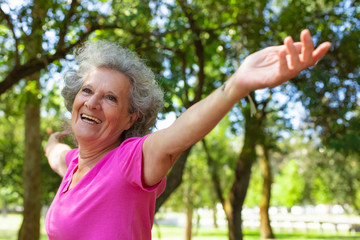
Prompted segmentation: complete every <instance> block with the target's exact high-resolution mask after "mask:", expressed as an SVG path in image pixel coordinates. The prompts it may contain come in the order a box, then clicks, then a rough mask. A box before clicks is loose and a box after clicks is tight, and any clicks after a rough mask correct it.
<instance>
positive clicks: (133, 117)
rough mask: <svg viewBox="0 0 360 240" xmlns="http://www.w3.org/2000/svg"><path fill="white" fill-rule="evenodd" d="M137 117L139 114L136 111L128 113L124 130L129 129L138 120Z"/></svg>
mask: <svg viewBox="0 0 360 240" xmlns="http://www.w3.org/2000/svg"><path fill="white" fill-rule="evenodd" d="M138 118H139V115H138V114H137V113H132V114H130V116H129V121H128V124H127V125H126V128H125V130H129V129H130V128H131V127H132V126H133V125H134V123H135V122H136V120H138Z"/></svg>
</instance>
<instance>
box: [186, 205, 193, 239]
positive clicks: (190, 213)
mask: <svg viewBox="0 0 360 240" xmlns="http://www.w3.org/2000/svg"><path fill="white" fill-rule="evenodd" d="M193 213H194V208H193V207H192V205H191V204H187V206H186V226H185V238H184V239H185V240H191V237H192V219H193Z"/></svg>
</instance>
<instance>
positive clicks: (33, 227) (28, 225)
mask: <svg viewBox="0 0 360 240" xmlns="http://www.w3.org/2000/svg"><path fill="white" fill-rule="evenodd" d="M48 4H49V2H48V1H45V0H42V1H33V7H32V12H31V15H32V21H33V22H32V31H31V34H30V35H29V36H28V39H27V46H26V49H25V50H26V51H25V54H27V55H28V57H29V58H30V59H31V58H38V56H37V55H38V53H41V52H42V40H43V37H42V34H43V30H42V26H43V22H42V21H44V19H45V16H46V13H47V9H48ZM26 80H27V82H26V83H27V85H26V87H25V96H26V106H25V159H24V168H23V186H24V212H23V217H24V218H23V222H22V225H21V228H20V233H19V239H20V240H38V239H39V237H40V212H41V198H42V195H41V157H42V149H41V135H40V104H41V94H40V72H36V73H34V74H32V75H31V76H29V77H28V78H27V79H26Z"/></svg>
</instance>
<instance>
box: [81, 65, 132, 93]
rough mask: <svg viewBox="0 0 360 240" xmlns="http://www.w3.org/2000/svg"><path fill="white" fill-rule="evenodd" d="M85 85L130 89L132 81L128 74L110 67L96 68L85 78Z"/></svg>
mask: <svg viewBox="0 0 360 240" xmlns="http://www.w3.org/2000/svg"><path fill="white" fill-rule="evenodd" d="M83 85H91V86H93V87H99V88H108V89H109V90H112V91H114V90H121V89H124V90H129V89H130V86H131V83H130V79H129V77H128V76H126V75H125V74H124V73H122V72H119V71H117V70H113V69H109V68H103V67H101V68H95V69H94V70H92V71H91V72H90V73H89V74H88V75H87V76H86V78H85V80H84V82H83Z"/></svg>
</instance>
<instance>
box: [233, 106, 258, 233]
mask: <svg viewBox="0 0 360 240" xmlns="http://www.w3.org/2000/svg"><path fill="white" fill-rule="evenodd" d="M243 114H244V117H245V134H244V145H243V148H242V150H241V153H240V155H239V158H238V161H237V164H236V169H235V181H234V184H233V186H232V188H231V192H230V196H229V197H230V204H231V211H232V219H231V220H232V222H231V223H229V239H230V240H242V239H243V235H242V217H241V211H242V206H243V204H244V201H245V197H246V192H247V188H248V186H249V181H250V176H251V167H252V165H253V163H254V162H255V161H256V150H255V146H256V142H257V141H258V138H259V135H258V128H259V126H260V125H261V120H262V118H261V117H260V116H254V117H251V116H250V109H249V108H246V109H244V112H243Z"/></svg>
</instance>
